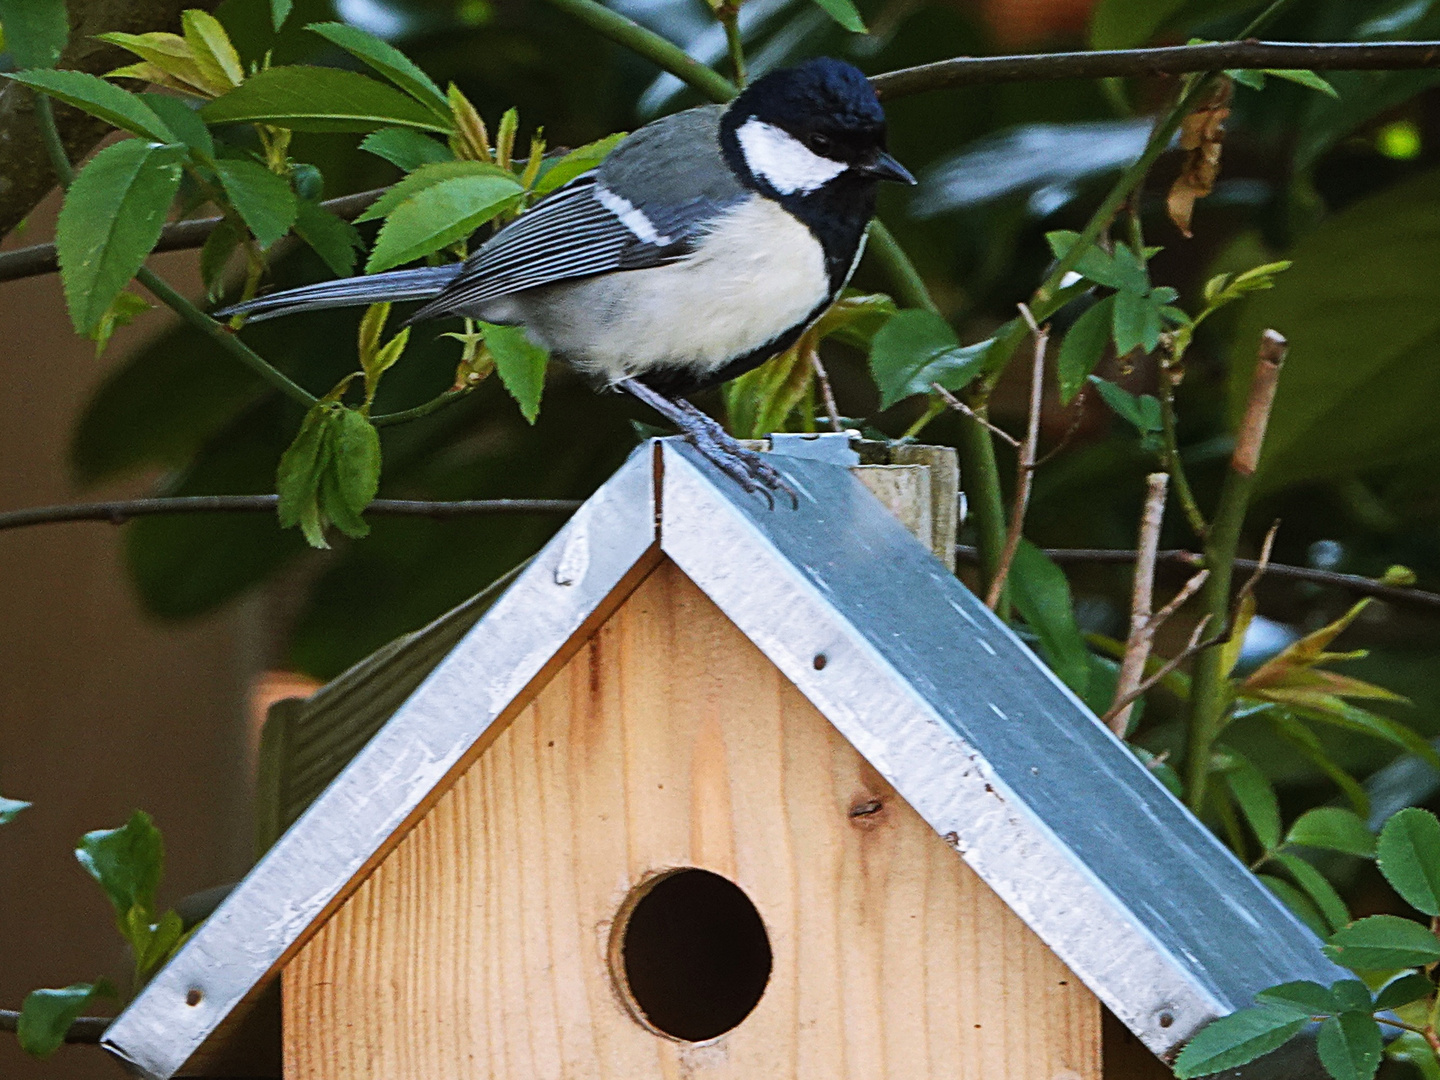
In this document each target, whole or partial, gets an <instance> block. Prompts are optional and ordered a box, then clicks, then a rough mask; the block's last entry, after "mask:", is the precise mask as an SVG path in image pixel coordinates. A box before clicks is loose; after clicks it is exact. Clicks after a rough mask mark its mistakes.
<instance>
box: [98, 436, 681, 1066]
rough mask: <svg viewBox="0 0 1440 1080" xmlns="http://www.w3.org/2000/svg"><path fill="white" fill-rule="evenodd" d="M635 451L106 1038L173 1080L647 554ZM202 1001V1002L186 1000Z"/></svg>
mask: <svg viewBox="0 0 1440 1080" xmlns="http://www.w3.org/2000/svg"><path fill="white" fill-rule="evenodd" d="M653 452H654V451H653V446H652V445H650V444H647V445H645V446H642V447H640V448H639V449H638V450H637V451H636V452H635V453H634V454H633V455H632V456H631V457H630V459H629V461H627V462H626V464H625V465H624V466H622V467H621V469H620V470H619V471H618V472H617V473H616V474H615V475H614V476H613V477H611V478H610V480H609V481H607V482H606V483H605V484H604V485H603V486H602V487H601V488H600V490H599V491H597V492H596V493H595V494H594V495H593V496H592V497H591V498H590V499H589V500H587V501H586V503H585V504H584V505H583V506H582V507H581V508H580V509H579V510H578V511H576V513H575V515H574V517H572V518H571V519H570V521H569V522H568V523H567V524H566V525H565V526H564V527H563V528H562V529H561V530H560V532H559V533H557V534H556V535H555V537H554V538H553V539H552V540H551V541H550V543H549V544H547V545H546V547H545V548H544V550H542V551H541V552H540V554H539V555H538V556H536V558H535V561H534V562H533V563H532V564H531V565H530V566H529V567H528V568H527V569H526V570H525V571H524V573H522V574H521V575H520V577H519V578H517V579H516V581H515V583H514V584H513V585H512V586H511V587H510V589H509V590H508V591H507V592H506V593H505V594H504V595H503V596H502V597H501V598H500V599H499V600H497V601H496V602H495V605H494V606H493V607H492V608H491V609H490V610H489V611H488V612H487V613H486V614H485V615H484V616H483V617H482V618H481V619H480V621H479V622H478V623H477V624H476V625H475V627H474V628H473V629H472V630H470V632H469V633H468V634H466V636H465V637H464V638H463V639H462V640H461V641H460V643H459V644H458V645H457V646H456V647H455V650H454V651H453V652H452V653H451V654H450V655H449V656H448V657H447V658H446V659H445V660H443V661H442V662H441V663H440V665H439V666H438V667H437V668H436V669H435V671H434V672H433V673H431V675H430V676H429V677H428V678H427V679H426V680H425V682H424V683H422V684H421V686H420V688H419V689H418V690H417V691H416V692H415V694H414V695H413V696H412V697H411V698H410V699H409V701H407V702H406V703H405V704H404V705H403V706H401V708H400V709H399V710H398V711H397V712H396V713H395V715H394V716H393V717H392V718H391V719H390V721H389V722H388V723H387V724H386V725H385V726H384V727H383V728H382V729H381V730H380V732H379V733H378V734H377V735H376V736H375V737H374V739H372V740H371V741H370V743H369V744H368V745H367V746H366V747H365V748H364V749H363V750H362V751H360V753H359V754H358V755H357V756H356V757H355V759H354V761H352V762H351V763H350V765H349V766H348V767H347V768H346V769H345V770H344V771H343V772H342V773H341V774H340V775H339V776H338V777H337V778H336V779H335V781H334V782H333V783H332V784H331V785H330V786H329V787H328V788H326V790H325V791H324V792H323V793H322V794H321V795H320V796H319V798H317V799H316V800H315V802H314V803H313V804H312V805H311V807H310V808H309V809H308V810H307V811H306V812H305V813H304V814H303V815H302V816H301V817H300V818H299V820H298V821H296V823H295V824H294V825H293V826H292V827H291V828H290V829H289V830H288V831H287V832H286V833H285V835H284V836H283V837H281V838H280V840H279V841H278V842H277V843H276V844H275V846H274V847H273V848H271V850H270V851H269V853H268V854H266V856H265V857H264V858H263V859H262V860H261V861H260V862H259V863H257V864H256V866H255V867H254V869H252V870H251V871H250V873H249V875H247V876H246V878H245V880H244V881H242V882H241V883H240V884H239V885H238V886H237V887H236V888H235V890H234V892H232V893H231V894H230V896H229V897H228V898H227V899H226V900H225V902H224V903H222V904H221V905H220V907H219V908H218V909H217V910H216V911H215V913H214V914H212V915H211V916H210V918H209V919H207V920H206V921H205V923H203V924H202V925H201V927H200V929H199V930H198V931H197V932H196V934H195V936H194V937H193V938H191V939H190V941H188V942H187V943H186V944H185V946H184V948H182V949H181V950H180V952H179V953H178V954H177V955H176V956H175V958H174V959H172V960H171V961H170V963H169V964H167V965H166V966H165V968H163V969H162V970H161V971H160V973H159V974H158V975H156V977H155V978H154V980H153V981H152V982H151V983H150V984H149V985H148V986H147V987H146V988H145V989H144V991H143V992H142V993H141V994H140V995H139V996H138V997H137V998H136V999H135V1000H134V1001H133V1002H131V1004H130V1006H129V1007H128V1008H127V1009H125V1011H124V1012H123V1013H121V1014H120V1016H119V1017H118V1018H117V1019H116V1021H115V1023H114V1024H112V1025H111V1026H110V1028H109V1029H108V1030H107V1031H106V1033H105V1037H104V1040H103V1045H104V1046H105V1047H106V1049H108V1050H109V1051H110V1052H111V1053H113V1054H115V1055H117V1056H118V1057H120V1058H122V1059H123V1060H124V1061H126V1062H127V1063H129V1064H130V1065H131V1066H132V1067H133V1068H134V1069H136V1070H138V1071H139V1072H140V1073H142V1074H143V1075H144V1076H147V1077H151V1078H153V1080H169V1077H171V1076H173V1075H174V1074H175V1073H176V1072H177V1071H178V1070H179V1069H180V1068H181V1067H182V1066H183V1065H184V1064H185V1062H186V1061H187V1060H189V1059H190V1057H191V1056H192V1055H193V1054H194V1053H195V1051H196V1050H197V1049H199V1048H200V1047H201V1046H202V1044H203V1043H204V1042H205V1040H206V1039H207V1038H209V1037H210V1035H211V1034H212V1033H213V1032H214V1031H215V1030H216V1028H217V1027H219V1025H220V1023H221V1022H222V1021H223V1020H224V1019H225V1017H226V1016H227V1015H229V1013H230V1012H231V1010H232V1009H234V1008H235V1006H236V1005H237V1004H239V1002H240V1001H241V1000H242V999H243V998H244V997H245V996H246V995H247V994H248V993H249V992H250V991H251V990H252V989H253V988H254V987H256V986H257V985H258V984H259V983H261V982H262V981H263V980H264V979H265V978H266V977H267V976H268V975H270V974H272V973H273V971H274V969H275V966H276V964H277V963H278V962H279V961H280V959H281V958H282V956H283V955H284V954H285V953H286V951H287V950H288V949H290V948H291V947H292V946H293V945H294V944H295V942H296V941H298V940H299V939H300V937H301V935H302V934H303V933H304V932H305V931H306V930H307V929H308V928H309V927H310V926H311V924H312V923H313V922H314V921H315V919H316V918H317V917H318V916H319V915H320V914H321V913H322V912H323V911H324V910H325V908H326V907H327V905H329V904H330V903H331V901H333V900H334V899H335V898H336V896H338V895H339V894H340V891H341V890H342V889H343V888H345V886H346V885H347V884H348V883H349V882H351V881H352V880H353V879H354V878H355V877H356V875H357V874H359V873H360V872H361V871H362V870H363V868H364V867H365V864H366V862H367V861H368V860H369V859H370V858H371V857H372V856H373V855H374V853H375V852H376V851H377V850H379V849H380V848H381V847H382V846H383V845H384V844H385V843H386V841H387V840H388V839H389V838H390V837H391V836H392V835H393V834H394V832H395V831H396V830H397V829H398V828H399V827H400V826H401V825H402V824H403V823H404V822H405V820H406V819H407V818H408V817H409V816H410V814H411V813H412V812H413V811H414V810H415V809H416V808H417V807H418V806H419V805H420V804H421V802H422V801H423V799H424V798H425V796H426V795H427V794H428V793H429V792H430V791H431V790H432V789H433V788H434V787H435V786H436V785H437V784H438V783H439V782H440V781H441V780H442V779H443V778H444V777H445V775H446V774H447V773H448V772H449V771H450V770H451V768H452V767H454V766H455V765H456V763H457V762H459V761H460V760H461V758H462V757H463V756H464V754H465V753H466V751H467V750H468V749H469V748H470V747H471V746H473V745H474V743H475V742H476V740H477V739H479V738H480V737H481V736H482V735H483V734H484V732H485V729H486V728H487V727H488V726H489V725H490V724H491V723H492V722H493V721H494V720H495V718H496V717H497V716H499V715H500V713H501V712H502V710H503V709H504V708H505V707H506V706H507V705H508V704H510V702H511V701H513V700H514V698H515V697H516V696H517V695H518V694H519V693H520V692H521V691H522V690H524V688H525V687H526V685H528V684H529V682H530V681H531V679H533V678H534V676H535V675H536V674H537V673H538V672H539V671H540V670H541V668H543V667H544V665H545V664H546V662H547V661H549V660H550V659H551V658H552V657H553V656H554V655H555V654H556V653H557V652H558V651H559V650H560V649H561V648H562V647H563V646H564V644H565V642H566V641H568V640H569V639H570V637H571V636H572V635H573V634H574V633H575V632H576V631H577V630H578V629H579V628H580V626H581V624H582V623H584V621H585V619H586V618H588V617H589V616H590V615H591V614H592V613H593V612H594V611H595V610H596V608H597V607H598V606H599V605H600V604H601V603H602V602H603V601H604V600H605V598H606V597H607V596H609V595H610V594H611V593H612V592H613V591H614V589H615V587H616V586H617V585H618V584H619V583H620V581H621V579H622V578H623V577H624V576H625V575H626V573H627V572H629V571H630V570H631V569H632V568H633V567H635V565H636V564H637V563H638V562H639V560H640V559H641V558H642V557H643V556H644V554H645V552H646V551H647V550H649V549H650V548H651V547H652V546H653V545H654V543H655V508H654V478H653V466H652V460H653ZM196 990H198V991H199V996H198V1001H197V1003H196V1004H194V1005H190V1004H187V997H190V998H191V999H194V995H192V993H191V992H192V991H196Z"/></svg>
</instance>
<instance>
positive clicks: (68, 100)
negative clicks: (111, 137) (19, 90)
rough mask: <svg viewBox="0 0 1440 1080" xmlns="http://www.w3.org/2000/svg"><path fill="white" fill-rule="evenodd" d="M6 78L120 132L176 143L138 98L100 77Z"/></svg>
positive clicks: (31, 74)
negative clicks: (103, 122) (85, 113)
mask: <svg viewBox="0 0 1440 1080" xmlns="http://www.w3.org/2000/svg"><path fill="white" fill-rule="evenodd" d="M5 77H6V78H7V79H14V80H15V81H16V82H18V83H24V84H25V85H26V86H29V87H31V88H32V89H35V90H38V91H40V92H41V93H44V94H48V95H49V96H50V97H53V98H55V99H56V100H57V101H63V102H64V103H65V104H66V105H73V106H75V108H77V109H80V110H81V111H83V112H87V113H89V114H90V115H92V116H98V117H99V118H100V119H101V120H104V121H105V122H106V123H107V124H113V125H114V126H115V127H117V128H119V129H120V130H121V131H128V132H130V133H131V134H132V135H139V136H141V137H142V138H145V139H152V140H154V141H155V142H159V143H173V142H175V141H176V139H175V135H174V133H173V132H171V130H170V129H169V128H168V127H167V126H166V125H165V122H164V121H163V120H161V119H160V117H158V116H157V115H155V110H154V109H152V108H150V106H149V105H147V104H145V101H144V100H143V99H142V98H141V97H140V96H139V95H138V94H132V93H130V92H129V91H128V90H121V89H120V87H118V86H115V85H114V84H112V83H108V82H106V81H105V80H104V79H102V78H100V77H99V76H97V75H89V74H87V73H85V72H83V71H19V72H15V73H14V74H11V75H6V76H5Z"/></svg>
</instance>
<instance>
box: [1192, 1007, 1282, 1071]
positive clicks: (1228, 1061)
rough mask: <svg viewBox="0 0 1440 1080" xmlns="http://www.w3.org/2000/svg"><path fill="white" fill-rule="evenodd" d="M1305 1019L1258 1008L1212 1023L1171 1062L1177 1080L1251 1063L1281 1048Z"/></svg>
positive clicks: (1279, 1009)
mask: <svg viewBox="0 0 1440 1080" xmlns="http://www.w3.org/2000/svg"><path fill="white" fill-rule="evenodd" d="M1309 1022H1310V1021H1309V1018H1308V1017H1304V1016H1296V1015H1295V1013H1294V1011H1293V1010H1291V1009H1289V1008H1277V1007H1276V1006H1273V1005H1260V1006H1257V1007H1255V1008H1253V1009H1241V1010H1240V1011H1239V1012H1234V1013H1231V1014H1230V1015H1229V1016H1222V1017H1220V1019H1218V1020H1212V1021H1211V1022H1210V1023H1209V1024H1206V1025H1205V1027H1203V1028H1201V1029H1200V1031H1199V1033H1198V1034H1197V1035H1196V1036H1195V1037H1194V1038H1193V1039H1191V1040H1190V1042H1189V1043H1188V1044H1187V1045H1186V1047H1185V1049H1184V1050H1182V1051H1181V1052H1180V1056H1179V1057H1178V1058H1176V1059H1175V1075H1176V1077H1177V1078H1178V1080H1192V1078H1194V1077H1200V1076H1209V1075H1211V1074H1212V1073H1217V1072H1223V1071H1224V1070H1226V1069H1234V1068H1236V1067H1238V1066H1240V1065H1244V1064H1246V1063H1248V1062H1251V1061H1254V1060H1255V1059H1256V1058H1258V1057H1261V1056H1262V1055H1264V1054H1268V1053H1269V1052H1270V1051H1271V1050H1275V1049H1277V1048H1278V1047H1281V1046H1284V1045H1285V1044H1286V1043H1287V1042H1289V1041H1290V1040H1291V1039H1292V1038H1294V1037H1295V1036H1296V1035H1298V1034H1299V1033H1300V1032H1301V1031H1303V1030H1304V1029H1305V1025H1306V1024H1308V1023H1309Z"/></svg>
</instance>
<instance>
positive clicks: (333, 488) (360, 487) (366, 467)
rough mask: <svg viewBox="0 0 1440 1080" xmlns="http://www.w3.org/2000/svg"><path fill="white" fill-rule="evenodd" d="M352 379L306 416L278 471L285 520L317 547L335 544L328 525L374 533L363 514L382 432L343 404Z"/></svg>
mask: <svg viewBox="0 0 1440 1080" xmlns="http://www.w3.org/2000/svg"><path fill="white" fill-rule="evenodd" d="M402 347H403V346H402ZM349 382H350V379H349V378H347V379H346V380H345V381H344V382H342V383H341V384H340V386H339V387H337V388H336V390H335V391H332V392H331V394H330V395H327V397H326V398H325V400H322V401H320V402H319V403H317V404H316V405H315V407H314V408H312V409H311V410H310V411H309V412H308V413H307V414H306V416H305V421H304V423H302V424H301V425H300V431H299V433H298V434H296V436H295V440H294V442H292V443H291V444H290V448H289V449H288V450H286V451H285V453H284V454H283V455H282V456H281V458H280V465H279V467H278V468H277V469H276V472H275V490H276V492H277V493H278V494H279V496H280V507H279V513H280V524H281V525H282V526H283V527H284V528H287V529H288V528H293V527H295V526H297V525H298V526H299V527H300V531H301V532H302V533H304V535H305V539H306V540H307V541H308V542H309V544H310V546H311V547H317V548H328V547H329V546H330V545H329V543H327V542H326V540H325V529H326V527H327V526H328V525H334V526H335V527H336V528H337V529H339V530H340V531H341V532H342V533H344V534H345V535H346V536H350V537H356V538H358V537H362V536H365V535H367V534H368V533H369V532H370V526H369V525H367V524H366V522H365V520H364V518H363V517H361V514H362V513H363V512H364V510H365V508H366V507H367V506H369V505H370V503H371V502H372V501H373V500H374V498H375V492H376V491H377V490H378V489H379V486H380V433H379V432H377V431H376V430H375V426H374V425H373V424H371V423H370V420H369V419H368V418H367V417H366V416H364V415H362V414H361V413H359V412H356V411H355V410H354V409H347V408H346V407H345V406H344V405H341V404H340V402H339V400H338V399H339V396H340V394H342V393H344V390H345V388H346V387H347V386H348V385H349Z"/></svg>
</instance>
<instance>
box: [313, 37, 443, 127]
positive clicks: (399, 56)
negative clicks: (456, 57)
mask: <svg viewBox="0 0 1440 1080" xmlns="http://www.w3.org/2000/svg"><path fill="white" fill-rule="evenodd" d="M305 29H307V30H310V31H312V32H314V33H316V34H319V35H320V36H321V37H323V38H324V39H325V40H327V41H329V42H331V43H332V44H335V45H338V46H340V48H342V49H344V50H345V51H346V52H348V53H349V54H350V55H351V56H354V57H355V58H356V59H358V60H360V61H361V62H362V63H364V64H366V65H368V66H369V67H370V68H372V69H373V70H374V71H376V72H378V73H379V74H381V75H383V76H385V78H387V79H389V80H390V81H391V82H392V83H394V84H395V85H396V86H398V87H399V88H400V89H401V90H403V91H405V93H407V94H409V95H410V96H411V97H412V98H414V99H415V100H416V101H418V102H419V103H420V104H421V105H423V106H425V107H426V108H427V109H429V110H430V111H431V112H432V113H434V114H435V115H436V116H437V117H439V118H440V119H441V121H442V122H443V121H448V120H449V119H450V102H449V101H448V100H447V99H446V97H445V95H444V93H442V92H441V90H440V88H439V87H438V86H436V85H435V83H434V81H433V80H432V79H431V78H430V76H429V75H426V74H425V72H423V71H421V70H420V68H419V67H417V66H416V65H415V62H414V61H413V60H411V59H410V58H409V57H408V56H406V55H405V54H404V53H402V52H401V51H400V50H399V49H397V48H395V46H393V45H390V44H388V43H387V42H384V41H381V40H380V39H379V38H377V37H376V36H375V35H374V34H371V33H369V32H367V31H365V30H362V29H360V27H358V26H347V25H346V24H344V23H336V22H327V23H311V24H310V25H309V26H307V27H306V28H305Z"/></svg>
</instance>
